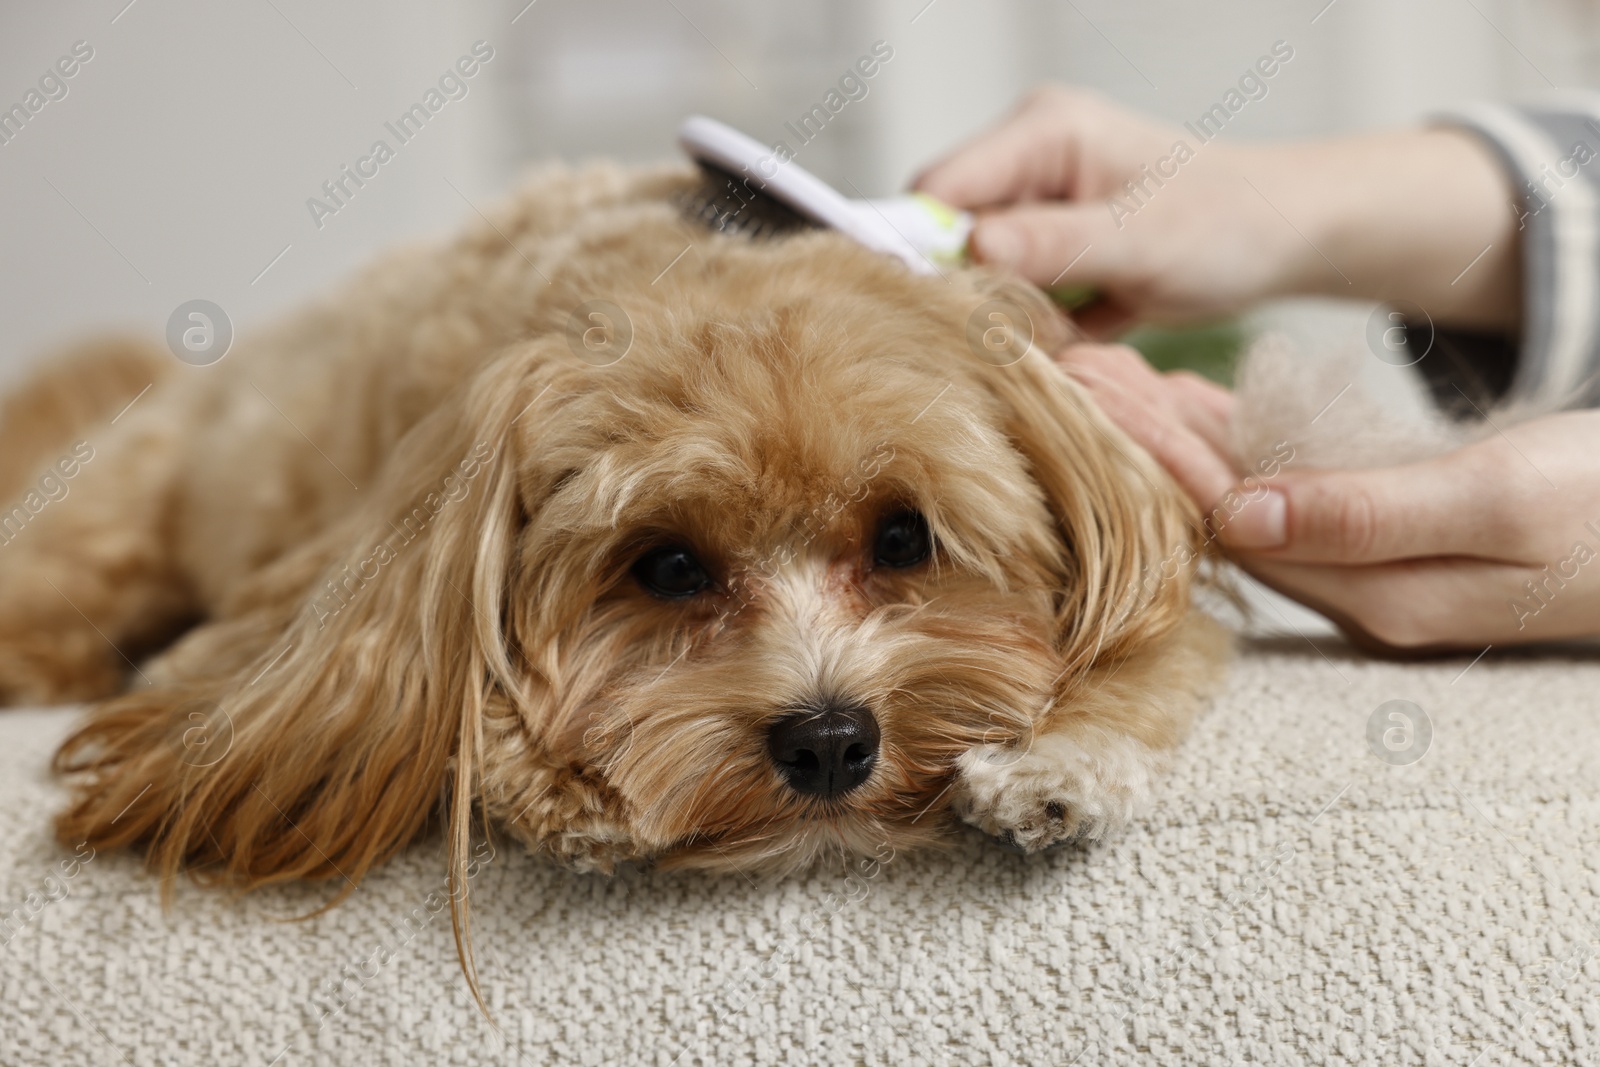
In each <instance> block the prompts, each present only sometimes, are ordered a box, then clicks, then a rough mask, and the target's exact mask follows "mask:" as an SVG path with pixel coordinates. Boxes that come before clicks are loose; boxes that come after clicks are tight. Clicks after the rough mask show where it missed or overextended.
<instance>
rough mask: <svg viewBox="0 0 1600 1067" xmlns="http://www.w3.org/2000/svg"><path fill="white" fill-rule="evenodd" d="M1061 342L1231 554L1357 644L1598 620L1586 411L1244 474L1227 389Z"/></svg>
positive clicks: (1534, 637)
mask: <svg viewBox="0 0 1600 1067" xmlns="http://www.w3.org/2000/svg"><path fill="white" fill-rule="evenodd" d="M1058 358H1059V359H1060V360H1061V362H1062V364H1063V365H1064V366H1065V367H1066V368H1067V369H1068V371H1069V373H1071V374H1073V375H1074V376H1075V377H1076V378H1078V379H1079V380H1080V381H1082V382H1083V383H1084V385H1085V386H1087V387H1088V388H1089V390H1090V391H1091V392H1092V393H1093V394H1094V396H1095V397H1096V399H1097V400H1098V401H1099V402H1100V404H1101V406H1102V407H1103V408H1104V410H1105V411H1106V413H1107V415H1108V416H1110V417H1111V418H1112V419H1113V421H1115V422H1117V423H1118V424H1119V425H1121V426H1122V427H1123V429H1124V430H1126V431H1127V432H1128V434H1129V435H1130V436H1131V437H1133V438H1134V439H1135V440H1136V441H1138V442H1139V443H1140V444H1141V445H1143V446H1144V447H1145V448H1146V449H1148V450H1149V451H1150V452H1151V454H1152V455H1154V456H1155V457H1156V459H1157V460H1158V461H1160V462H1161V463H1162V465H1163V466H1165V467H1166V468H1167V469H1168V470H1169V471H1170V472H1171V473H1172V474H1173V476H1174V478H1175V479H1176V480H1177V481H1178V483H1179V485H1180V486H1182V487H1183V489H1184V490H1185V492H1187V493H1189V495H1190V496H1191V497H1193V498H1194V499H1195V500H1196V501H1197V502H1198V503H1199V504H1200V506H1201V507H1202V508H1209V509H1210V511H1209V521H1210V525H1211V527H1212V530H1213V532H1214V533H1215V535H1216V537H1217V540H1218V541H1219V542H1220V543H1221V545H1222V546H1223V548H1224V550H1225V551H1226V552H1227V554H1228V555H1229V557H1230V558H1232V559H1233V560H1234V561H1235V562H1237V563H1238V564H1239V565H1240V566H1241V567H1242V568H1244V570H1246V571H1247V572H1249V573H1250V574H1252V575H1254V576H1255V577H1256V578H1258V579H1260V580H1261V581H1262V582H1263V583H1265V584H1266V585H1269V586H1271V587H1272V588H1274V589H1276V590H1278V591H1279V592H1281V593H1283V594H1285V595H1287V596H1290V597H1292V598H1294V599H1295V600H1298V601H1300V602H1301V603H1303V604H1306V605H1307V606H1309V607H1311V608H1314V609H1315V610H1317V611H1319V612H1321V613H1322V614H1324V615H1326V616H1327V617H1328V618H1330V619H1332V620H1333V621H1334V622H1335V623H1337V624H1338V625H1339V626H1340V628H1342V629H1343V630H1344V631H1345V632H1346V633H1347V634H1349V635H1350V637H1351V638H1352V639H1353V640H1354V641H1355V642H1356V643H1357V644H1360V645H1362V646H1363V647H1367V648H1376V649H1383V650H1389V651H1395V650H1404V651H1410V652H1433V651H1444V650H1452V649H1479V648H1482V647H1484V646H1485V645H1490V644H1495V645H1502V644H1517V643H1525V642H1529V641H1543V640H1556V639H1561V638H1569V637H1580V636H1589V635H1594V634H1600V465H1597V464H1595V462H1594V459H1593V457H1594V455H1595V453H1596V451H1597V449H1600V412H1595V411H1581V412H1566V413H1563V414H1559V415H1551V416H1547V417H1544V418H1541V419H1536V420H1534V421H1531V422H1527V423H1523V424H1521V425H1518V426H1515V427H1512V428H1510V429H1508V430H1506V432H1505V433H1504V434H1500V433H1495V434H1493V435H1492V436H1489V437H1486V438H1484V439H1483V440H1480V441H1478V442H1476V443H1474V444H1470V445H1467V446H1465V447H1463V448H1460V449H1458V450H1456V451H1454V452H1450V453H1447V454H1445V455H1442V456H1437V457H1434V458H1432V459H1427V460H1422V461H1418V462H1415V463H1408V464H1403V465H1400V466H1396V467H1388V468H1378V469H1372V470H1302V471H1294V470H1292V469H1284V470H1283V471H1281V472H1280V473H1279V474H1278V476H1276V477H1273V478H1269V479H1268V480H1266V481H1265V482H1256V481H1254V480H1253V479H1252V480H1250V481H1247V482H1246V484H1245V485H1243V486H1241V485H1239V484H1238V483H1239V474H1240V472H1239V471H1238V470H1237V468H1236V467H1235V465H1234V464H1233V462H1232V461H1231V460H1230V459H1229V456H1228V449H1227V442H1226V437H1225V434H1226V426H1227V421H1228V418H1229V416H1230V415H1231V411H1232V398H1231V396H1230V395H1229V394H1228V392H1227V391H1226V390H1224V389H1222V388H1221V387H1219V386H1216V385H1213V384H1211V383H1208V382H1204V381H1201V380H1199V379H1197V378H1195V377H1194V376H1193V375H1186V374H1183V373H1182V372H1179V373H1178V374H1174V375H1161V374H1158V373H1156V372H1155V371H1154V370H1152V369H1151V368H1150V366H1149V365H1148V364H1146V363H1145V362H1144V360H1143V359H1141V358H1140V357H1139V355H1138V354H1137V353H1136V352H1134V351H1132V350H1131V349H1127V348H1124V347H1122V346H1106V345H1075V346H1072V347H1070V348H1068V349H1066V350H1064V351H1063V352H1062V353H1061V354H1060V356H1059V357H1058ZM1290 466H1292V465H1290ZM1230 493H1231V494H1232V495H1231V497H1230ZM1225 502H1226V503H1225Z"/></svg>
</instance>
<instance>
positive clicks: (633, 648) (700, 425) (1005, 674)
mask: <svg viewBox="0 0 1600 1067" xmlns="http://www.w3.org/2000/svg"><path fill="white" fill-rule="evenodd" d="M815 243H816V244H817V245H818V246H819V247H816V248H815V249H814V250H813V251H812V254H811V258H809V259H808V258H807V257H806V256H805V255H798V254H795V253H791V254H790V255H789V256H788V257H787V259H786V264H787V270H786V273H785V275H783V276H780V277H771V276H769V277H767V278H766V279H765V280H758V281H755V282H751V281H749V280H748V278H749V275H743V276H741V275H740V274H737V273H735V272H734V271H732V270H728V269H724V270H719V269H717V265H716V264H714V263H713V264H705V265H701V267H700V270H699V271H698V272H696V271H695V270H692V269H691V270H687V271H685V272H684V274H683V276H682V277H680V278H679V279H677V281H676V285H675V287H674V289H673V290H672V291H671V292H670V295H668V296H667V297H666V298H665V299H663V300H660V301H659V302H658V301H656V300H638V301H636V302H635V305H634V307H633V308H632V310H627V307H626V303H625V300H626V298H622V299H621V300H619V301H618V305H619V306H621V307H623V308H624V313H625V314H627V315H628V317H629V319H630V320H631V324H632V330H633V342H632V345H631V348H630V349H629V350H628V352H627V354H626V356H625V357H624V358H622V359H621V360H619V361H618V362H616V363H614V364H611V365H608V366H605V367H591V366H587V365H584V364H582V363H580V362H579V361H576V360H574V359H573V358H572V357H571V356H570V355H568V354H567V353H566V352H565V347H566V346H565V345H564V344H563V347H562V350H561V351H560V352H558V358H557V361H556V363H555V366H554V368H552V366H551V364H550V363H549V362H548V361H547V360H546V359H542V358H541V357H540V356H539V355H538V354H536V353H534V352H530V353H529V356H528V358H529V360H530V368H537V369H536V370H532V371H531V374H532V377H533V378H534V379H536V380H537V381H538V383H539V387H540V388H544V389H547V392H545V393H544V394H543V395H542V396H540V398H539V400H537V401H536V402H535V404H534V407H533V408H532V409H530V410H529V411H528V413H527V414H525V415H524V416H522V418H521V421H520V423H519V427H520V429H521V435H520V444H519V445H518V446H517V448H518V454H519V457H520V458H519V460H518V462H519V464H520V465H521V466H522V472H521V482H520V486H519V489H520V492H521V495H522V507H523V510H524V511H525V512H526V516H527V519H526V524H525V525H524V526H523V527H522V530H521V532H520V534H519V537H518V541H517V562H516V565H515V566H514V567H513V568H512V575H513V577H512V582H511V589H512V592H511V594H510V597H509V600H508V603H507V611H508V612H509V616H510V621H509V624H508V630H509V640H511V641H512V642H514V643H515V644H516V645H517V647H518V649H519V651H520V653H521V655H522V656H523V657H525V659H526V662H527V663H528V664H529V665H530V667H531V668H532V669H531V676H530V677H529V679H528V682H529V684H528V687H527V689H526V691H525V696H524V697H523V698H522V699H521V700H520V701H518V702H515V710H516V714H515V715H514V716H513V715H511V714H509V712H510V711H511V708H509V707H508V709H507V712H508V714H507V715H505V716H502V717H500V718H499V719H498V720H493V721H495V722H497V724H498V725H497V727H496V728H494V729H491V731H490V733H489V735H488V741H487V745H488V749H487V751H486V753H485V759H486V761H487V764H488V768H489V770H488V774H489V778H490V780H491V782H492V784H493V786H494V789H493V790H492V791H491V795H492V796H498V798H499V799H498V800H497V801H495V802H494V803H492V805H491V807H492V809H493V813H494V814H495V815H496V816H497V817H498V818H500V819H501V820H502V821H503V822H505V823H506V824H508V825H509V826H510V827H511V828H512V829H513V830H516V831H520V832H522V833H523V834H524V835H525V836H526V837H527V838H528V839H529V840H531V841H537V842H540V843H543V844H550V843H551V841H552V839H555V840H557V841H559V842H560V844H554V845H552V846H551V847H552V848H553V849H554V850H555V851H557V852H562V851H570V852H572V853H574V854H575V855H576V856H577V857H578V858H579V859H580V860H581V861H587V860H588V859H589V846H591V845H595V846H600V845H603V846H604V850H605V851H606V852H607V853H616V854H622V855H646V856H652V857H656V858H658V859H660V860H662V861H663V862H668V863H675V864H693V865H700V866H730V865H738V866H741V867H749V866H768V867H771V866H785V865H790V864H803V863H806V862H808V861H810V860H811V859H812V858H813V857H815V856H816V855H817V854H819V853H820V852H823V851H825V850H837V849H839V848H840V847H843V848H844V849H847V850H859V851H872V850H873V849H875V848H878V847H881V846H882V845H883V844H884V843H885V842H888V843H891V844H893V845H894V846H899V845H902V844H905V843H908V842H916V841H920V840H924V839H927V838H929V837H931V836H933V835H935V834H937V833H940V832H942V831H944V830H945V829H947V823H948V820H947V807H948V797H949V793H950V789H951V786H952V782H953V776H954V774H955V767H956V761H957V759H958V758H959V757H960V755H961V754H962V753H963V752H965V751H967V750H968V749H971V748H972V747H973V746H975V745H980V744H990V745H993V744H1002V745H1006V744H1009V745H1026V744H1027V743H1028V740H1029V736H1030V731H1031V729H1032V726H1033V724H1034V723H1036V722H1038V721H1039V720H1040V718H1041V717H1042V716H1043V714H1044V713H1045V712H1046V710H1047V709H1048V708H1049V706H1050V705H1051V704H1052V702H1053V701H1055V699H1056V697H1057V694H1058V693H1060V692H1061V691H1062V689H1063V686H1064V685H1065V684H1066V683H1067V682H1068V681H1069V680H1070V679H1071V677H1072V676H1073V674H1074V671H1075V670H1076V671H1079V672H1081V671H1082V670H1084V669H1085V668H1087V667H1088V666H1089V665H1090V661H1091V659H1092V658H1093V656H1094V655H1095V654H1096V650H1095V649H1093V648H1091V647H1090V645H1092V644H1094V643H1095V642H1098V643H1099V644H1100V646H1101V647H1100V649H1099V651H1102V652H1105V651H1113V650H1114V649H1116V648H1118V647H1121V646H1122V645H1123V644H1125V643H1126V642H1127V641H1129V640H1131V639H1134V637H1135V635H1136V634H1137V633H1138V632H1140V630H1141V628H1144V627H1149V626H1150V625H1152V622H1154V625H1156V626H1160V625H1162V624H1164V621H1165V620H1162V619H1154V620H1153V618H1152V617H1153V616H1160V615H1161V607H1162V605H1161V604H1159V603H1156V601H1162V602H1163V603H1164V602H1165V600H1166V599H1167V598H1168V595H1169V594H1170V592H1171V590H1170V589H1151V588H1146V589H1144V590H1140V591H1135V590H1134V589H1133V586H1134V585H1135V584H1136V580H1137V579H1140V578H1143V577H1147V576H1148V574H1149V573H1150V572H1149V568H1148V564H1149V562H1150V561H1149V560H1148V559H1146V558H1145V557H1147V556H1148V555H1149V553H1150V552H1151V551H1152V550H1153V548H1154V546H1155V545H1157V544H1159V543H1162V542H1163V539H1166V543H1167V549H1168V551H1170V550H1171V549H1172V547H1173V546H1174V545H1175V544H1176V543H1177V542H1180V541H1182V540H1183V539H1184V537H1185V536H1186V535H1185V534H1184V532H1183V530H1182V525H1181V523H1177V522H1176V521H1175V518H1176V516H1177V514H1178V511H1177V509H1176V507H1175V502H1174V500H1173V499H1172V497H1171V495H1170V494H1168V493H1166V492H1164V489H1165V487H1166V483H1165V482H1164V480H1158V479H1155V478H1152V477H1151V472H1149V471H1147V470H1143V469H1140V468H1139V466H1138V465H1137V463H1136V462H1134V461H1131V460H1130V458H1129V455H1128V451H1129V450H1130V446H1128V445H1127V444H1126V443H1125V442H1119V440H1118V439H1116V438H1115V436H1114V432H1113V431H1111V430H1110V428H1109V427H1108V426H1107V425H1106V424H1104V423H1103V422H1101V421H1100V420H1099V419H1098V416H1097V415H1096V414H1095V413H1094V412H1092V411H1091V410H1090V409H1089V408H1088V407H1087V406H1085V405H1084V404H1083V403H1081V402H1080V401H1079V398H1078V395H1077V394H1076V392H1075V390H1074V388H1073V387H1072V386H1071V385H1070V384H1068V383H1066V382H1065V381H1064V380H1063V378H1062V377H1061V376H1060V375H1059V373H1058V372H1056V370H1055V369H1054V368H1053V367H1050V366H1048V365H1047V364H1046V362H1045V360H1044V357H1043V356H1042V355H1041V354H1040V353H1039V352H1038V351H1037V349H1033V350H1030V349H1029V348H1028V346H1027V343H1026V338H1025V337H1021V338H1019V337H1011V338H1009V344H1010V347H1007V344H1006V342H1007V341H1008V338H1006V337H1001V338H999V339H998V347H985V346H984V344H983V338H982V331H969V330H968V328H967V321H966V320H967V319H968V317H969V314H970V313H971V312H972V310H973V309H974V308H976V307H978V306H979V305H980V304H981V303H982V302H983V301H984V300H985V298H986V297H987V296H990V295H992V294H986V293H984V292H982V291H980V290H979V289H977V288H976V287H975V286H974V284H973V282H972V281H971V280H966V279H964V280H963V281H962V282H961V283H959V284H955V285H952V284H950V283H946V282H943V281H940V280H938V279H934V280H931V281H930V280H928V279H921V278H913V277H909V276H906V275H905V274H904V273H903V272H901V271H899V269H898V268H897V267H894V266H892V265H886V264H880V263H878V262H876V261H875V260H873V259H872V258H871V257H867V256H865V255H864V254H863V255H862V256H860V257H857V258H855V259H850V258H848V257H847V259H846V262H845V264H844V265H843V267H841V265H840V263H839V261H838V250H837V249H836V248H835V247H833V246H832V243H831V242H820V241H819V242H815ZM746 254H756V253H746ZM757 277H758V278H759V277H760V276H759V275H757ZM607 295H609V294H607ZM1002 313H1003V314H1006V315H1008V316H1011V317H1016V316H1017V315H1018V314H1019V313H1020V314H1024V315H1027V316H1028V318H1030V319H1034V320H1038V325H1037V326H1033V327H1031V329H1038V330H1040V331H1041V332H1044V331H1046V330H1054V329H1056V328H1058V327H1057V325H1056V324H1055V323H1054V322H1051V321H1046V320H1048V319H1049V318H1050V317H1051V316H1053V312H1052V311H1050V310H1049V309H1047V308H1046V307H1044V306H1043V305H1042V304H1038V303H1031V302H1027V298H1020V302H1018V301H1013V302H1012V303H1011V304H1010V306H1009V307H1005V308H1003V309H1002ZM999 321H1000V320H996V322H999ZM983 325H985V326H986V327H988V328H993V325H994V324H992V323H987V322H986V323H984V324H983ZM1006 325H1007V324H1005V323H1001V326H1000V328H1001V329H1004V328H1005V326H1006ZM1014 325H1016V326H1018V327H1019V329H1020V330H1021V331H1023V332H1031V330H1030V326H1029V324H1028V323H1026V322H1022V323H1015V324H1014ZM969 332H972V333H974V334H975V341H971V342H969ZM989 340H990V342H991V345H994V344H995V343H996V339H995V338H994V337H993V335H991V337H990V338H989ZM546 351H547V349H546ZM530 384H531V383H530ZM1174 539H1175V540H1174ZM1169 577H1170V575H1169ZM1130 594H1131V595H1132V596H1133V597H1134V598H1136V599H1138V600H1139V601H1140V602H1139V603H1138V606H1137V610H1133V608H1132V605H1133V603H1134V600H1133V599H1130ZM1086 638H1091V639H1092V640H1089V641H1088V642H1087V643H1086V640H1085V639H1086ZM1075 660H1076V662H1074V661H1075ZM519 734H520V736H517V735H519ZM497 749H498V750H497ZM538 749H542V752H541V753H540V755H539V756H537V757H535V758H532V761H531V762H532V764H534V765H539V764H543V763H553V764H556V765H559V766H565V767H568V768H576V769H577V770H576V771H574V772H573V773H575V774H576V776H577V777H578V778H579V779H581V780H582V781H584V782H586V783H587V784H588V785H589V786H590V787H591V788H588V789H586V790H585V791H584V794H583V795H584V796H585V798H586V800H587V802H588V804H589V805H590V806H595V805H598V806H599V807H601V808H602V809H603V811H604V818H603V819H597V820H595V821H594V823H593V830H592V831H588V830H584V829H581V828H578V827H569V828H566V829H564V830H562V831H559V832H556V833H554V834H552V829H553V828H552V827H551V826H550V825H548V821H547V817H546V816H545V814H544V806H542V805H540V803H539V791H541V790H544V791H548V790H550V789H553V788H557V787H556V786H554V785H552V783H551V780H550V778H549V776H548V775H547V774H540V773H530V772H531V771H532V770H533V767H532V766H529V765H525V763H524V761H526V760H528V759H529V755H528V754H529V753H531V752H533V751H535V750H538ZM530 805H531V806H533V808H534V809H535V810H536V811H537V812H538V814H537V815H535V816H534V817H533V818H531V819H525V818H521V813H523V812H526V811H527V810H528V809H529V806H530ZM583 825H585V826H587V825H590V824H588V823H585V824H583Z"/></svg>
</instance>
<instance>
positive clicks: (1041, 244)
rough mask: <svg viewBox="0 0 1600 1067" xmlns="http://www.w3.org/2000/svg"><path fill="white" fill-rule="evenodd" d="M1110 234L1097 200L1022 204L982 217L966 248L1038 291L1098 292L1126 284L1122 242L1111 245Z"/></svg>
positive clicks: (1106, 218)
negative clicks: (1071, 289) (1065, 288)
mask: <svg viewBox="0 0 1600 1067" xmlns="http://www.w3.org/2000/svg"><path fill="white" fill-rule="evenodd" d="M1114 233H1115V227H1114V226H1113V225H1112V223H1111V220H1110V217H1109V215H1108V214H1107V212H1106V209H1105V204H1104V203H1103V202H1101V201H1098V200H1095V201H1079V202H1065V201H1050V202H1044V203H1023V204H1018V205H1016V206H1014V207H1007V208H1004V209H1001V210H998V211H993V212H986V213H982V214H980V215H979V216H978V219H977V222H976V223H975V224H974V226H973V230H972V236H971V237H970V238H969V239H968V248H969V249H970V251H971V253H972V257H973V258H974V259H975V260H977V261H978V262H979V263H984V264H987V265H989V266H993V267H1002V268H1004V269H1006V270H1010V271H1014V272H1016V273H1017V274H1020V275H1022V276H1023V277H1024V278H1027V279H1028V280H1029V281H1031V282H1033V283H1034V284H1035V285H1038V286H1040V287H1041V288H1045V289H1051V288H1054V287H1056V286H1058V285H1063V284H1071V285H1075V286H1077V285H1082V286H1092V287H1096V288H1102V287H1106V286H1107V285H1111V286H1116V285H1118V284H1119V283H1121V282H1123V281H1124V280H1125V279H1124V276H1123V275H1124V273H1125V271H1126V269H1127V267H1126V262H1127V261H1126V256H1125V255H1124V254H1123V247H1124V245H1125V243H1126V242H1119V241H1113V240H1111V237H1112V236H1113V234H1114ZM1096 252H1098V254H1095V253H1096ZM1069 273H1070V274H1071V278H1070V279H1069V278H1068V277H1067V275H1068V274H1069Z"/></svg>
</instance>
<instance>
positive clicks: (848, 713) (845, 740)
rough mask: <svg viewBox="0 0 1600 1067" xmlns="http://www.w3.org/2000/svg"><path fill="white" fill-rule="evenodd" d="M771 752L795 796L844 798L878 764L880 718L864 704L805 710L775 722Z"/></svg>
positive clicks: (833, 705) (769, 749) (770, 741)
mask: <svg viewBox="0 0 1600 1067" xmlns="http://www.w3.org/2000/svg"><path fill="white" fill-rule="evenodd" d="M767 751H768V752H769V753H770V754H771V755H772V762H773V763H775V764H777V766H778V770H779V771H780V772H781V773H782V774H783V776H784V778H785V779H787V780H788V782H789V785H790V787H792V788H793V789H794V790H795V791H796V792H798V793H806V794H809V795H811V796H817V797H823V798H825V799H832V798H834V797H841V796H844V794H846V793H848V792H850V790H852V789H854V788H855V787H856V786H858V785H860V784H861V783H862V782H865V781H866V780H867V776H868V775H870V774H871V773H872V767H873V764H875V763H877V762H878V720H877V719H875V718H873V717H872V712H871V711H869V710H868V709H866V708H865V707H863V706H861V705H860V704H834V703H829V704H824V705H822V706H821V707H816V708H806V709H804V710H801V711H797V712H795V713H794V714H792V715H786V716H784V717H783V718H781V719H779V720H778V721H777V722H775V723H773V724H772V729H771V730H770V731H769V732H768V734H767Z"/></svg>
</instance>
